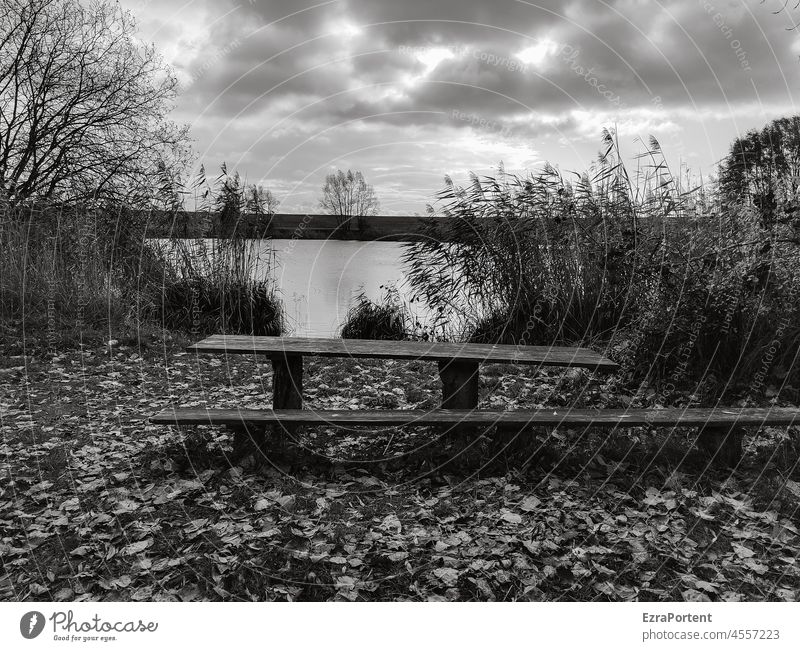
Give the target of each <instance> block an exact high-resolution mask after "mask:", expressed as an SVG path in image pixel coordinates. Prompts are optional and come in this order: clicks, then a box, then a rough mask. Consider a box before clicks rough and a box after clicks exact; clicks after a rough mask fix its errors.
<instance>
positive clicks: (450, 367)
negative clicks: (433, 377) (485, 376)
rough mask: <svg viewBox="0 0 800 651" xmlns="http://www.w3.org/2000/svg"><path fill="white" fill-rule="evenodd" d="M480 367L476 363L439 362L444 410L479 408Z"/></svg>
mask: <svg viewBox="0 0 800 651" xmlns="http://www.w3.org/2000/svg"><path fill="white" fill-rule="evenodd" d="M478 366H479V365H478V364H477V363H476V362H459V361H448V362H439V377H441V378H442V408H443V409H477V408H478Z"/></svg>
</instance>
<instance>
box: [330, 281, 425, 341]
mask: <svg viewBox="0 0 800 651" xmlns="http://www.w3.org/2000/svg"><path fill="white" fill-rule="evenodd" d="M411 322H412V319H411V318H410V315H409V312H408V309H407V308H406V306H405V305H404V304H403V302H402V300H401V299H400V295H399V293H398V291H397V289H396V288H394V287H388V288H386V289H385V291H384V294H383V296H382V297H381V298H380V299H379V300H378V302H375V301H372V300H370V299H369V298H367V297H366V296H365V295H364V294H363V293H361V294H360V295H359V296H358V297H357V298H356V302H355V304H354V305H353V306H352V307H351V308H350V310H349V311H348V313H347V318H346V320H345V322H344V324H343V325H342V328H341V331H340V335H341V337H342V338H344V339H384V340H394V341H400V340H407V339H412V338H413V331H412V328H411Z"/></svg>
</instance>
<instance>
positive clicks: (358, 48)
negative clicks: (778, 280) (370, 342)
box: [130, 0, 800, 205]
mask: <svg viewBox="0 0 800 651" xmlns="http://www.w3.org/2000/svg"><path fill="white" fill-rule="evenodd" d="M130 8H131V9H132V10H133V11H134V12H135V13H137V14H138V15H139V17H140V25H141V26H142V29H143V31H144V32H145V36H146V37H149V38H150V39H152V40H155V41H156V43H157V44H158V45H159V47H161V48H162V49H163V50H164V52H165V54H166V56H167V58H168V59H169V60H170V61H172V63H173V65H175V67H176V68H177V69H178V71H179V74H180V77H181V80H182V81H183V84H184V91H183V93H182V96H181V99H180V104H179V107H178V113H177V114H178V115H179V116H180V117H181V118H183V119H186V120H188V121H190V122H191V123H192V125H193V133H194V134H195V137H196V139H197V141H198V149H199V151H200V152H201V153H202V154H203V155H204V157H208V158H210V159H215V158H216V159H217V160H221V159H222V158H223V157H225V158H226V159H228V160H229V162H230V159H231V158H232V157H235V158H237V159H239V160H240V163H241V164H242V165H246V166H247V167H248V172H249V174H250V176H251V177H259V176H260V175H261V174H262V173H263V172H262V170H271V172H270V174H272V176H271V177H270V178H271V179H272V181H273V183H274V184H276V185H280V186H281V187H284V188H288V187H291V186H292V184H296V183H298V182H300V181H298V179H306V181H302V182H303V183H306V182H307V183H312V184H317V183H318V182H319V181H320V179H321V177H322V176H324V171H325V169H327V166H329V165H330V164H334V163H332V162H331V161H334V162H335V161H339V162H342V161H347V164H348V165H352V166H354V167H359V168H362V169H364V171H365V172H366V173H367V174H368V176H369V170H370V169H372V170H373V171H374V176H380V175H381V174H385V173H386V172H384V171H381V170H385V168H386V167H387V160H390V161H392V162H393V163H394V164H395V165H396V169H398V170H402V169H408V166H411V169H415V170H416V169H419V167H421V166H429V167H431V169H432V174H433V175H434V176H436V177H438V178H440V177H441V174H442V173H443V172H444V171H445V170H444V168H445V167H450V166H453V165H457V164H458V162H459V161H461V164H462V167H463V168H465V169H466V168H468V167H469V165H473V164H480V166H482V167H484V168H486V167H487V166H490V165H494V164H496V163H497V161H498V160H499V159H500V158H502V157H503V156H506V157H507V158H508V157H510V158H512V159H513V160H514V162H515V163H518V164H520V165H522V164H528V163H531V161H536V160H541V158H542V157H544V158H550V159H556V160H554V162H559V161H558V160H557V159H558V157H565V162H566V163H568V164H573V165H576V166H577V165H580V164H583V163H588V162H590V160H591V157H592V156H593V155H594V153H595V151H596V149H597V147H598V142H597V134H599V132H600V130H601V128H602V127H603V126H611V125H613V124H617V126H618V127H619V128H620V131H621V133H624V130H631V131H635V132H636V133H630V139H631V140H632V139H633V138H634V137H635V136H642V135H647V133H642V131H653V132H656V133H657V134H665V133H669V134H670V135H671V138H670V140H671V141H672V143H673V144H674V145H675V146H676V149H681V151H682V154H681V156H683V155H684V154H685V155H686V156H694V157H695V158H696V159H697V160H701V161H705V163H704V164H705V165H706V166H710V165H712V164H713V162H714V161H715V160H717V159H718V158H720V157H721V155H722V154H723V153H724V150H725V148H726V147H727V143H728V142H729V141H730V140H731V139H732V138H733V137H735V136H736V135H737V132H738V131H740V130H744V129H746V128H749V127H752V126H756V125H758V124H759V123H760V121H763V120H765V119H766V116H773V115H776V114H779V113H778V112H779V111H789V112H793V109H794V104H795V102H794V96H793V88H797V87H798V86H797V81H798V72H800V67H799V66H800V62H799V61H798V54H799V53H800V46H798V42H800V41H798V38H797V36H796V33H795V32H787V31H786V29H785V28H786V24H787V21H788V20H790V18H791V16H789V13H788V11H786V12H784V13H781V14H779V15H776V14H773V13H772V11H770V8H769V7H767V6H766V5H764V6H762V5H749V4H745V3H742V2H738V1H732V0H696V1H688V0H666V1H663V2H661V3H658V4H654V3H652V2H649V1H644V0H611V1H608V2H597V1H596V0H571V1H570V2H567V3H564V2H561V1H556V0H552V1H551V0H547V1H543V2H538V3H528V2H522V1H516V0H498V1H497V2H495V3H486V2H483V1H480V0H436V1H435V2H431V1H430V0H405V1H403V2H391V1H390V0H378V1H376V0H369V1H368V0H334V1H330V2H313V1H310V0H303V1H302V2H296V1H294V0H292V1H290V0H268V1H262V0H254V1H252V2H251V1H250V0H244V1H240V0H221V1H220V0H217V1H216V2H212V1H211V0H195V1H193V2H190V3H185V2H181V1H178V0H164V1H163V2H159V3H149V4H148V5H147V6H146V8H145V9H143V10H141V11H137V9H136V3H134V2H133V1H132V0H130ZM795 17H796V16H795ZM454 116H461V117H454ZM464 116H466V117H464ZM490 124H492V125H499V126H497V128H494V127H487V125H490ZM698 134H699V135H700V136H701V137H698ZM684 138H685V139H686V140H685V142H684V141H683V140H682V139H684ZM515 139H516V140H515ZM523 141H524V142H525V143H526V144H525V145H524V147H527V150H528V151H535V152H536V154H535V155H523V154H521V153H520V152H521V151H522V148H523V145H522V144H521V143H522V142H523ZM679 141H681V147H680V148H678V146H677V145H678V142H679ZM431 142H433V143H438V146H435V145H430V144H429V143H431ZM387 143H394V144H391V145H389V144H387ZM398 143H406V144H402V145H401V144H398ZM414 143H418V144H419V146H414ZM486 143H488V144H486ZM566 143H568V144H566ZM450 152H452V155H451V153H450ZM378 153H380V154H381V155H384V156H389V157H390V158H388V159H384V160H379V159H378ZM276 161H281V163H280V164H279V165H276ZM289 163H291V165H294V166H296V169H290V168H289V167H287V165H288V164H289ZM370 166H371V167H370ZM276 170H280V172H279V173H278V172H277V171H276ZM298 187H299V186H298ZM391 187H392V188H394V190H393V192H399V190H398V189H397V184H396V182H393V183H392V184H391ZM398 202H399V200H398ZM386 203H387V202H386V201H384V205H386ZM398 205H400V203H398Z"/></svg>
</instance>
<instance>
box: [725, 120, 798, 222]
mask: <svg viewBox="0 0 800 651" xmlns="http://www.w3.org/2000/svg"><path fill="white" fill-rule="evenodd" d="M719 183H720V190H721V191H722V193H723V197H724V198H725V199H726V200H727V201H729V202H733V203H740V202H747V203H752V204H753V206H754V207H755V208H756V210H757V211H758V213H759V216H760V218H761V221H762V225H763V226H764V227H765V228H771V227H772V226H774V225H775V224H776V222H780V221H782V220H783V219H784V218H785V217H786V216H787V211H786V210H785V209H786V208H787V207H788V208H789V210H788V215H792V213H794V212H796V210H792V208H793V206H792V205H791V204H793V203H794V202H796V201H797V199H798V198H800V194H799V193H798V189H799V188H800V116H794V117H788V118H780V119H777V120H773V121H772V122H770V123H769V124H768V125H766V126H765V127H764V128H763V129H761V130H760V131H759V130H752V131H749V132H748V133H747V134H746V135H745V136H744V137H742V138H737V139H736V140H734V141H733V144H731V148H730V152H729V153H728V156H727V157H726V158H725V160H724V161H723V162H722V164H721V165H720V174H719Z"/></svg>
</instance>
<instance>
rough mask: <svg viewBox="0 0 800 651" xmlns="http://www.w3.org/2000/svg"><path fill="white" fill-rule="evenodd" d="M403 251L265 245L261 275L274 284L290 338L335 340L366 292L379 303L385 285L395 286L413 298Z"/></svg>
mask: <svg viewBox="0 0 800 651" xmlns="http://www.w3.org/2000/svg"><path fill="white" fill-rule="evenodd" d="M402 251H403V244H402V243H400V242H354V241H343V240H299V239H295V240H271V241H270V240H264V241H263V243H262V245H261V252H260V254H259V259H260V260H262V261H263V263H265V264H264V266H263V267H261V266H259V268H258V269H257V270H256V274H257V275H260V276H261V277H264V276H266V275H267V274H269V275H270V276H271V277H272V279H273V280H274V282H275V286H276V289H277V291H278V294H279V296H280V298H281V299H282V301H283V305H284V310H285V313H286V316H287V321H288V324H287V325H288V327H289V331H290V332H289V334H292V335H295V336H299V337H333V336H336V335H337V334H338V331H339V328H340V327H341V325H342V323H343V322H344V320H345V319H346V317H347V311H348V310H349V309H350V306H351V305H353V303H354V301H355V299H356V297H357V296H358V295H359V294H360V293H361V292H362V291H363V292H364V294H366V295H367V297H369V298H371V299H373V300H376V299H378V298H379V297H380V296H381V294H382V293H383V290H382V288H381V286H386V285H390V284H394V285H396V286H397V288H398V290H399V291H400V293H401V295H402V296H403V297H404V298H406V299H408V298H410V294H409V292H408V288H407V287H404V283H405V274H404V273H403V265H402V262H401V256H402ZM273 253H274V257H273ZM270 262H271V268H269V269H268V268H267V266H268V265H269V264H270ZM262 270H263V271H262Z"/></svg>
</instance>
